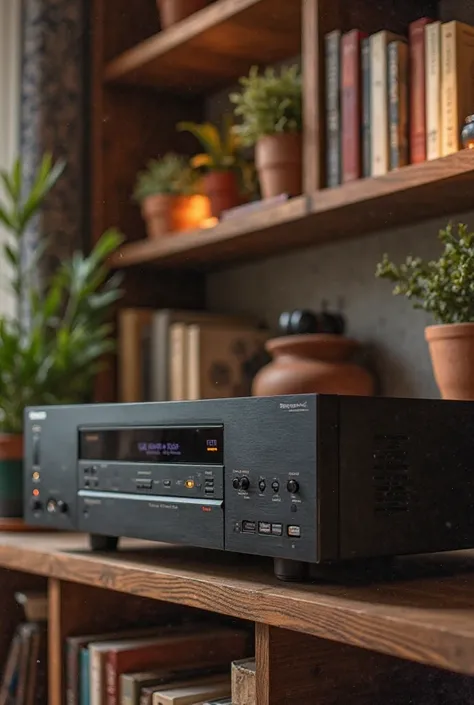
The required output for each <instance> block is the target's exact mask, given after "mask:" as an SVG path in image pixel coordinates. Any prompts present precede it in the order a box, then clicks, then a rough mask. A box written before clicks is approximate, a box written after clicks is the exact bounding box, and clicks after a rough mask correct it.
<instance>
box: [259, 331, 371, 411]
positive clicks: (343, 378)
mask: <svg viewBox="0 0 474 705" xmlns="http://www.w3.org/2000/svg"><path fill="white" fill-rule="evenodd" d="M266 348H267V351H268V352H269V353H270V354H271V355H272V357H273V360H272V362H270V363H269V364H268V365H266V367H263V368H262V369H261V370H260V371H259V372H258V374H257V375H256V377H255V379H254V382H253V387H252V394H254V395H255V396H263V397H264V396H274V395H277V394H309V393H320V394H351V395H357V396H371V395H372V394H373V393H374V381H373V379H372V377H371V376H370V374H369V373H368V372H367V370H365V369H364V368H362V367H360V366H359V365H357V364H356V363H354V362H351V361H350V358H351V357H352V355H353V354H354V353H355V352H356V350H357V349H358V348H359V344H358V343H357V342H356V341H355V340H350V339H349V338H344V337H343V336H340V335H326V334H323V333H321V334H316V335H290V336H285V337H282V338H274V339H273V340H269V341H268V342H267V344H266Z"/></svg>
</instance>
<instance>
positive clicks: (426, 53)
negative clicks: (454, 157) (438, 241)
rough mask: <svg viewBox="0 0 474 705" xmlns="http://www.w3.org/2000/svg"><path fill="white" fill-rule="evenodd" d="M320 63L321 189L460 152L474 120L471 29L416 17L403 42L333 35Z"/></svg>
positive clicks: (392, 37) (390, 36)
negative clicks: (322, 113)
mask: <svg viewBox="0 0 474 705" xmlns="http://www.w3.org/2000/svg"><path fill="white" fill-rule="evenodd" d="M325 58H326V61H325V71H326V161H327V186H328V187H333V186H338V185H339V184H341V183H346V182H348V181H353V180H355V179H359V178H361V177H369V176H381V175H383V174H386V173H387V172H388V171H390V170H392V169H397V168H398V167H402V166H405V165H407V164H409V163H412V164H417V163H420V162H424V161H425V160H431V159H437V158H438V157H442V156H447V155H449V154H453V153H454V152H457V151H458V150H459V149H460V148H461V139H460V138H461V130H462V127H463V124H464V121H465V119H466V117H468V116H469V115H471V114H472V113H474V27H471V26H469V25H467V24H464V23H462V22H457V21H451V22H445V23H442V22H440V21H436V20H433V19H431V18H428V17H423V18H421V19H419V20H417V21H416V22H413V23H412V24H410V26H409V31H408V41H407V40H406V39H405V38H404V37H402V36H399V35H397V34H394V33H393V32H390V31H387V30H382V31H380V32H377V33H375V34H372V35H371V36H367V35H366V34H365V33H364V32H361V31H359V30H358V29H354V30H352V31H350V32H347V33H345V34H342V33H341V32H340V31H339V30H335V31H333V32H330V33H329V34H327V35H326V37H325Z"/></svg>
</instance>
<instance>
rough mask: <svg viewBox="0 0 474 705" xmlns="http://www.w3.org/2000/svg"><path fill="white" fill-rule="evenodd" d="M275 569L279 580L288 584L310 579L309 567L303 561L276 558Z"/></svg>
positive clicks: (274, 561)
mask: <svg viewBox="0 0 474 705" xmlns="http://www.w3.org/2000/svg"><path fill="white" fill-rule="evenodd" d="M273 569H274V571H275V576H276V577H277V578H278V580H284V581H285V582H287V583H298V582H303V581H304V580H307V579H308V577H309V566H308V564H307V563H302V562H301V561H290V560H287V559H286V558H275V559H274V560H273Z"/></svg>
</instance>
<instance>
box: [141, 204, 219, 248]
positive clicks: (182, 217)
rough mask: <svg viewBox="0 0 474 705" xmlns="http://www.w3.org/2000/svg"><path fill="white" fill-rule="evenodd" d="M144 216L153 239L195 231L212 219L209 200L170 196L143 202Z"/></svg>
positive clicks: (150, 236) (148, 231) (149, 235)
mask: <svg viewBox="0 0 474 705" xmlns="http://www.w3.org/2000/svg"><path fill="white" fill-rule="evenodd" d="M142 216H143V218H144V220H145V222H146V228H147V233H148V237H149V238H151V239H155V238H157V237H163V235H172V234H173V233H179V232H184V231H186V230H194V229H195V228H198V227H199V226H200V224H201V223H202V222H203V221H204V220H206V219H207V218H209V217H210V205H209V199H208V198H207V197H206V196H170V195H168V194H156V195H154V196H148V197H147V198H145V199H144V200H143V202H142Z"/></svg>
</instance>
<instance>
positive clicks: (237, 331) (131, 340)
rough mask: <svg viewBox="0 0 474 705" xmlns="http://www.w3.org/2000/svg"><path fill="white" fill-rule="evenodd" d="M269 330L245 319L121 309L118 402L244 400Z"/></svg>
mask: <svg viewBox="0 0 474 705" xmlns="http://www.w3.org/2000/svg"><path fill="white" fill-rule="evenodd" d="M267 338H268V332H267V331H265V330H262V329H261V328H260V327H259V325H258V322H256V321H255V320H254V319H251V318H249V317H246V316H227V315H221V314H212V313H207V312H206V311H177V310H169V309H166V310H156V311H155V310H151V309H137V308H126V309H122V310H121V311H120V313H119V330H118V358H119V395H120V401H122V402H139V401H180V400H183V399H211V398H225V397H237V396H247V395H249V394H250V390H251V384H252V379H253V377H254V376H255V374H256V373H257V372H258V370H259V369H260V367H261V366H262V365H263V364H265V363H266V362H267V361H268V358H267V356H266V354H265V351H264V343H265V340H266V339H267Z"/></svg>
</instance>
